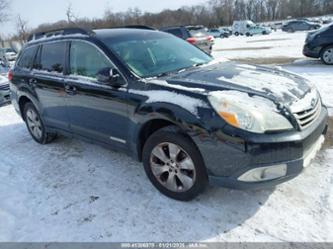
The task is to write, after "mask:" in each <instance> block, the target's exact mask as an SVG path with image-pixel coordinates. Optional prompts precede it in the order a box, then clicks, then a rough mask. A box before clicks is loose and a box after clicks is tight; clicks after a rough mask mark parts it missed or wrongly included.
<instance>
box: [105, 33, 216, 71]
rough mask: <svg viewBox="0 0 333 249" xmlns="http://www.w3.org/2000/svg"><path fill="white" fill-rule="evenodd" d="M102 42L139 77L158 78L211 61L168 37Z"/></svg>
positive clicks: (202, 53) (179, 41) (205, 55)
mask: <svg viewBox="0 0 333 249" xmlns="http://www.w3.org/2000/svg"><path fill="white" fill-rule="evenodd" d="M154 33H155V34H159V33H157V32H154ZM104 42H105V43H106V45H107V46H108V47H109V48H110V49H111V50H112V51H113V52H114V53H115V54H116V55H117V56H118V57H119V58H120V59H121V61H122V62H123V63H125V64H126V66H127V67H128V68H130V69H131V71H133V72H134V73H135V74H137V75H138V76H140V77H153V76H159V75H161V74H165V73H170V72H174V71H178V70H181V69H184V68H189V67H193V66H195V65H199V64H205V63H208V62H210V61H211V60H212V57H210V56H209V55H207V54H206V53H204V52H203V51H201V50H200V49H198V48H196V47H194V46H193V45H191V44H189V43H188V42H186V41H184V40H182V39H179V38H177V37H175V36H172V35H168V34H165V35H164V34H163V35H151V36H146V37H140V36H139V37H138V38H132V39H130V40H128V39H124V40H120V41H119V40H118V41H112V40H110V41H104Z"/></svg>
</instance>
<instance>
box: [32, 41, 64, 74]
mask: <svg viewBox="0 0 333 249" xmlns="http://www.w3.org/2000/svg"><path fill="white" fill-rule="evenodd" d="M65 51H66V43H65V42H57V43H50V44H45V45H43V46H42V50H41V55H40V64H39V65H38V69H40V70H43V71H47V72H56V73H62V72H63V71H64V62H65Z"/></svg>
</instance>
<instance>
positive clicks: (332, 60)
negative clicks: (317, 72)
mask: <svg viewBox="0 0 333 249" xmlns="http://www.w3.org/2000/svg"><path fill="white" fill-rule="evenodd" d="M323 60H324V61H325V63H327V64H333V48H330V49H327V50H325V52H324V54H323Z"/></svg>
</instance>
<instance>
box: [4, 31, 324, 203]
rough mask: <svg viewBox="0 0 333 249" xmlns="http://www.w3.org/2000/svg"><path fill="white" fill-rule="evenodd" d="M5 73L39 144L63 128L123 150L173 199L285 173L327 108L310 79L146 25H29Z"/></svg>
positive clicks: (314, 140) (320, 135)
mask: <svg viewBox="0 0 333 249" xmlns="http://www.w3.org/2000/svg"><path fill="white" fill-rule="evenodd" d="M9 78H10V81H11V84H10V88H11V93H12V94H11V96H12V101H13V105H14V106H15V108H16V110H17V112H18V113H19V114H20V115H21V116H22V118H23V119H24V121H25V122H26V124H27V128H28V130H29V132H30V134H31V136H32V138H33V139H34V140H36V141H37V142H38V143H41V144H46V143H48V142H51V141H52V140H53V139H54V138H55V137H56V135H57V134H63V135H68V136H74V137H80V138H82V139H85V140H87V141H91V142H97V143H100V144H103V145H109V146H110V147H111V148H113V149H115V150H118V151H119V150H120V151H124V152H126V153H128V154H129V155H131V156H133V157H134V158H136V159H137V160H140V161H143V164H144V168H145V171H146V173H147V176H148V178H149V179H150V181H151V182H152V183H153V185H154V186H155V187H156V188H157V189H158V190H159V191H161V192H162V193H163V194H165V195H167V196H169V197H171V198H174V199H178V200H190V199H192V198H194V197H195V196H197V195H198V194H199V193H200V192H202V191H203V190H204V189H205V186H206V185H207V184H208V183H210V184H213V185H219V186H223V187H230V188H238V189H248V188H259V187H265V186H272V185H275V184H278V183H282V182H284V181H286V180H289V179H291V178H293V177H295V176H297V175H298V174H299V173H301V172H302V170H303V168H304V167H306V166H308V165H309V163H310V160H311V159H313V158H314V156H315V155H316V153H317V152H318V150H319V149H320V147H321V145H322V143H323V141H324V134H325V132H326V130H327V109H326V107H325V106H324V105H323V104H322V101H321V98H320V95H319V93H318V91H317V90H316V88H315V87H314V86H313V85H312V84H311V83H310V82H308V81H307V80H305V79H303V78H301V77H299V76H297V75H294V74H291V73H288V72H285V71H280V70H277V69H270V68H266V67H261V66H253V65H245V64H237V63H234V62H230V61H226V60H216V59H213V58H212V57H211V56H209V55H207V54H206V53H204V52H202V51H201V50H200V49H198V48H196V47H195V46H193V45H191V44H189V43H188V42H186V41H184V40H182V39H179V38H177V37H175V36H173V35H170V34H167V33H164V32H159V31H155V30H147V29H134V28H115V29H104V30H94V31H86V30H83V29H65V30H58V31H52V32H46V33H38V34H34V35H33V36H31V37H30V39H29V42H28V43H27V44H26V45H25V47H24V49H23V50H22V52H21V53H20V55H19V58H18V60H17V63H16V65H15V66H14V68H13V69H12V70H11V71H10V73H9Z"/></svg>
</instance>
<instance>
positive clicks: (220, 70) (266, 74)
mask: <svg viewBox="0 0 333 249" xmlns="http://www.w3.org/2000/svg"><path fill="white" fill-rule="evenodd" d="M161 80H163V81H166V83H167V84H168V85H169V86H175V87H176V88H177V86H182V88H186V87H188V89H189V91H191V89H194V91H195V90H197V89H201V90H204V91H205V92H209V91H218V90H238V91H241V92H247V93H251V94H254V95H259V96H262V97H265V98H268V99H270V100H272V101H274V102H275V103H277V104H283V105H285V106H288V105H291V104H292V103H293V102H297V101H298V100H300V99H302V98H304V96H305V95H306V94H307V93H309V92H311V90H312V88H313V86H312V85H311V84H310V82H309V81H307V80H306V79H304V78H302V77H300V76H298V75H296V74H292V73H289V72H287V71H283V70H279V69H277V68H267V67H262V66H254V65H247V64H237V63H235V62H231V61H226V62H219V63H211V64H208V65H204V66H201V67H197V68H192V69H190V70H185V71H182V72H179V73H177V74H172V75H169V76H168V77H164V78H163V79H161Z"/></svg>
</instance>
